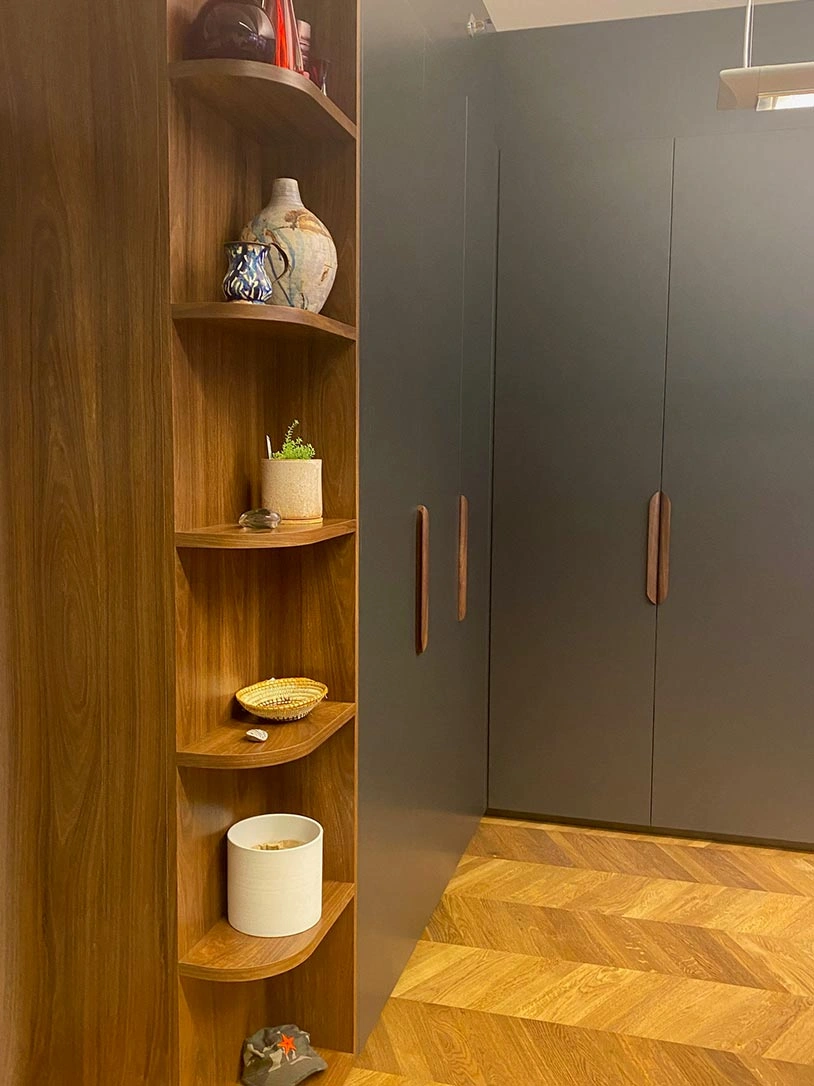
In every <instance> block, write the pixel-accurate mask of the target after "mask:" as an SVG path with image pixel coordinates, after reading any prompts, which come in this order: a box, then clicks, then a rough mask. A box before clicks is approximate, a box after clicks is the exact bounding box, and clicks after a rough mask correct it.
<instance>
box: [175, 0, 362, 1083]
mask: <svg viewBox="0 0 814 1086" xmlns="http://www.w3.org/2000/svg"><path fill="white" fill-rule="evenodd" d="M198 7H199V0H171V2H170V4H169V9H168V26H169V59H170V65H171V76H172V88H171V94H170V107H171V108H170V120H171V123H170V136H171V138H170V219H171V279H172V300H173V302H174V306H173V316H174V318H175V319H174V321H173V359H172V379H173V446H174V498H175V501H174V507H175V529H176V532H177V533H178V534H177V536H176V543H177V552H176V553H177V561H176V611H177V654H176V660H177V683H176V727H177V737H176V743H177V749H178V751H179V754H178V762H179V766H178V773H177V780H178V791H177V798H178V830H177V832H178V937H179V952H180V954H181V956H182V957H183V956H184V955H188V954H189V953H190V952H191V951H192V950H193V948H194V947H195V945H196V943H197V944H201V941H202V940H205V939H206V937H207V933H213V932H214V933H215V934H213V935H211V936H210V938H209V940H208V943H204V944H203V945H204V949H206V948H207V947H208V951H209V950H211V949H212V947H213V945H214V942H215V941H216V940H215V935H216V934H217V932H221V933H222V934H223V935H224V936H225V937H228V939H231V938H232V935H231V932H230V931H228V930H227V928H226V925H225V921H224V917H225V905H226V896H225V895H226V878H225V852H224V835H225V832H226V830H227V829H228V827H229V826H230V825H231V824H232V823H233V822H235V821H236V820H238V819H240V818H243V817H248V816H250V815H252V814H259V813H263V812H268V811H274V810H283V811H286V810H288V811H297V812H301V813H304V814H308V815H310V816H311V817H313V818H316V819H317V820H318V821H319V822H321V824H322V825H323V827H324V829H325V855H324V870H325V878H326V879H327V880H328V881H329V882H331V883H336V884H340V883H341V884H344V885H345V886H346V887H350V888H351V890H352V888H353V884H354V883H355V879H356V731H357V728H356V721H355V719H354V713H355V708H354V706H355V703H356V701H357V647H356V642H357V618H358V616H357V602H356V600H357V564H358V545H357V539H356V534H355V529H356V517H357V512H358V484H357V476H358V372H357V357H356V331H355V329H356V326H357V323H358V282H357V281H358V267H357V253H358V241H357V234H358V168H357V155H358V144H357V140H356V138H355V137H356V130H355V126H354V124H353V123H352V122H351V120H349V117H351V116H352V117H355V116H356V115H357V113H356V96H357V59H358V58H357V53H358V49H357V42H356V32H357V15H356V0H328V2H326V3H324V4H323V3H322V0H315V3H314V4H313V5H312V7H313V10H312V11H310V10H309V11H308V12H303V11H301V10H298V14H299V15H300V17H302V18H306V19H307V18H308V17H309V14H310V15H311V17H312V19H317V20H319V25H320V28H321V29H320V36H321V37H322V40H323V42H324V44H326V45H327V47H328V48H329V49H331V50H332V52H331V54H330V59H331V71H332V73H335V75H336V78H335V80H332V87H331V93H332V96H333V98H334V99H335V102H332V101H328V100H327V99H325V98H324V97H322V96H321V95H318V94H316V93H315V90H314V88H313V86H311V85H309V84H308V83H307V81H305V80H303V79H302V78H301V77H299V76H296V75H294V74H292V73H286V72H281V71H280V70H279V69H273V68H269V67H268V66H265V65H245V64H241V63H235V62H228V61H227V62H211V63H210V62H207V63H206V64H203V65H201V64H198V63H197V62H196V63H195V64H192V65H189V64H184V63H181V64H178V63H176V62H178V61H179V60H180V58H181V56H182V52H183V40H184V37H185V34H186V31H187V29H188V26H189V23H190V20H191V19H192V17H193V16H194V14H195V13H196V12H197V9H198ZM342 28H344V29H342ZM334 88H336V90H335V91H334ZM335 103H336V104H335ZM337 105H338V107H339V108H337ZM340 110H342V111H344V113H345V114H346V116H343V114H342V112H340ZM276 177H296V178H297V179H298V180H299V182H300V187H301V192H302V196H303V199H304V201H305V203H306V204H307V206H309V207H310V208H311V209H312V210H313V211H314V212H315V213H316V214H317V215H318V216H319V217H320V218H321V219H322V220H323V222H325V223H326V225H327V226H328V228H329V229H330V230H331V233H332V235H333V237H334V240H335V242H336V246H337V252H338V256H339V268H338V273H337V278H336V283H335V285H334V289H333V291H332V293H331V296H330V298H329V299H328V302H327V304H326V306H325V308H324V311H323V313H322V314H320V315H318V316H317V315H311V314H304V313H297V312H295V311H292V310H285V311H284V310H272V309H271V308H270V307H269V308H268V309H265V308H264V309H262V310H258V309H254V310H252V311H251V312H249V310H248V308H247V309H246V310H244V311H243V312H242V313H241V312H239V311H238V310H237V309H236V308H235V307H231V306H227V305H226V304H224V303H223V301H222V291H221V281H222V279H223V275H224V272H225V268H226V263H225V257H224V252H223V245H224V243H225V242H228V241H232V240H235V239H236V238H237V237H238V236H239V234H240V231H241V229H242V227H243V226H244V225H245V224H246V223H247V222H248V221H249V220H250V219H251V218H252V217H253V216H254V215H255V214H256V213H257V211H258V210H260V208H262V207H263V205H264V203H265V202H266V201H267V199H268V197H269V194H270V190H271V186H272V182H273V181H274V179H275V178H276ZM293 418H297V419H299V420H300V424H301V433H302V434H303V437H304V438H305V439H306V440H308V441H311V442H312V443H313V444H314V445H315V446H316V448H317V451H318V455H319V456H321V458H322V460H323V465H324V466H323V491H324V507H325V516H326V521H325V522H324V524H323V525H322V526H320V527H316V528H315V527H309V528H302V529H289V528H282V529H278V530H277V531H276V532H275V533H274V536H273V537H270V536H262V537H261V536H251V537H248V541H246V537H245V536H244V535H243V534H242V533H241V534H240V535H238V532H237V529H235V528H234V527H231V526H233V525H234V524H235V522H236V521H237V518H238V517H239V515H240V513H241V512H243V511H244V510H246V509H249V508H253V507H256V506H257V505H259V504H260V495H259V482H260V478H259V476H260V458H261V456H263V455H265V454H264V450H263V435H264V434H266V433H269V434H271V435H272V437H273V439H274V441H275V442H278V441H280V440H281V439H282V435H283V434H284V433H285V430H286V428H287V426H288V424H289V422H290V421H291V419H293ZM207 525H215V526H222V527H221V528H218V527H216V529H215V530H214V531H213V530H211V529H209V528H207V527H206V526H207ZM314 542H319V543H320V546H318V547H315V546H305V545H302V544H306V543H314ZM235 544H239V545H238V546H235ZM282 674H298V675H311V676H313V677H314V678H317V677H319V678H320V679H322V680H323V681H324V682H325V683H326V684H327V685H328V687H329V690H330V692H331V697H333V698H336V699H338V701H339V702H340V703H342V704H341V705H340V704H337V705H335V707H334V708H331V705H330V704H328V705H324V706H322V707H320V708H319V709H318V710H315V713H314V714H312V717H311V718H310V723H309V722H308V721H306V722H302V723H301V724H298V725H296V724H295V725H284V726H272V725H270V726H269V727H270V728H271V729H272V732H273V739H271V740H270V741H269V745H263V746H262V747H256V748H253V749H252V750H251V751H250V752H246V751H245V747H244V746H243V740H242V739H241V738H240V734H242V731H243V730H245V727H248V726H249V724H247V723H244V715H243V714H242V711H241V710H240V709H239V708H238V707H236V704H235V698H234V692H235V691H236V690H237V689H239V688H240V687H241V686H244V685H246V684H247V683H249V682H252V681H256V680H258V679H262V678H266V677H268V676H269V675H282ZM254 723H255V724H256V723H257V721H256V720H255V721H254ZM278 727H279V729H280V730H277V728H278ZM213 766H215V767H217V768H216V769H212V767H213ZM343 893H344V891H343ZM332 900H333V899H332ZM337 900H339V899H337ZM355 911H356V910H355V902H353V901H351V902H350V903H348V902H345V907H344V908H342V909H340V912H339V914H338V918H337V916H334V917H333V919H334V921H335V922H333V923H332V924H328V925H327V929H329V930H327V933H326V930H323V931H322V932H321V933H320V934H321V936H324V937H323V938H322V939H321V942H319V945H318V946H316V949H314V945H313V942H311V943H309V946H308V953H309V955H310V956H308V957H307V959H306V960H304V961H302V962H301V964H299V965H295V962H296V960H297V955H296V954H295V955H293V956H292V955H286V956H284V964H285V966H286V972H284V973H280V974H279V975H276V976H273V977H270V978H269V977H266V978H265V979H262V980H253V981H245V980H234V979H232V982H231V983H229V984H218V983H212V982H211V981H209V980H201V979H196V978H193V977H189V976H183V975H182V977H181V981H180V992H179V995H180V999H179V1048H180V1053H179V1082H180V1084H181V1086H212V1084H216V1086H221V1083H223V1084H225V1083H227V1082H229V1083H231V1082H235V1081H236V1080H237V1078H238V1077H239V1055H240V1049H241V1044H242V1041H243V1039H244V1038H245V1037H246V1036H248V1034H249V1033H252V1032H254V1031H255V1030H256V1029H258V1028H259V1027H260V1026H263V1025H267V1024H268V1023H269V1022H273V1021H294V1020H296V1021H299V1022H302V1023H306V1024H307V1028H308V1029H309V1030H310V1032H311V1034H312V1037H313V1040H314V1042H315V1043H317V1044H320V1045H323V1046H325V1047H327V1048H330V1049H333V1050H336V1051H337V1052H340V1053H341V1052H345V1053H347V1052H350V1051H352V1050H353V1048H354V1045H355V985H356V977H355ZM228 939H227V941H228ZM219 945H220V944H219ZM208 951H207V953H208ZM227 964H228V954H227ZM272 965H273V966H274V971H276V969H277V967H278V966H279V965H280V963H279V962H278V961H275V962H274V963H272ZM291 966H294V967H293V968H292V967H291ZM182 968H186V967H182ZM252 968H253V966H252ZM259 968H260V970H261V972H262V971H265V972H268V971H269V969H270V965H269V963H268V962H262V963H261V964H260V966H259ZM242 975H244V976H245V975H247V974H245V973H244V974H242ZM343 1061H344V1062H343ZM347 1062H348V1060H347V1057H342V1058H339V1059H337V1061H336V1062H335V1064H333V1065H332V1067H331V1069H330V1070H329V1071H328V1072H327V1073H326V1075H325V1076H323V1077H325V1078H326V1081H329V1082H339V1081H340V1079H341V1077H342V1076H343V1075H344V1072H345V1070H346V1069H347Z"/></svg>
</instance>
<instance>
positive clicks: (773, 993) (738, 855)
mask: <svg viewBox="0 0 814 1086" xmlns="http://www.w3.org/2000/svg"><path fill="white" fill-rule="evenodd" d="M348 1082H349V1086H506V1084H507V1083H513V1084H515V1086H576V1084H580V1086H582V1084H584V1086H682V1084H687V1086H725V1084H729V1083H732V1084H737V1086H814V855H812V854H811V853H802V852H786V851H783V850H781V849H776V848H771V849H764V848H755V847H750V846H747V845H730V844H721V843H717V842H708V841H694V840H685V839H682V838H665V837H648V836H647V835H645V834H624V833H622V832H619V831H610V830H591V829H589V828H586V827H573V826H557V825H551V824H537V823H532V822H525V821H516V822H515V821H509V820H501V819H495V818H487V819H484V820H483V822H482V823H481V826H480V828H479V830H478V832H477V833H476V835H475V837H474V839H473V840H472V842H471V844H470V846H469V849H468V850H467V854H466V855H465V856H464V857H463V858H462V860H461V863H460V864H459V866H458V870H457V871H456V872H455V875H454V876H453V878H452V880H451V881H450V884H449V886H448V887H447V890H446V893H445V894H444V897H443V898H442V900H441V902H440V903H439V905H438V908H437V909H436V911H435V913H434V915H433V917H432V919H431V920H430V923H429V925H428V927H427V930H426V932H425V933H424V937H423V939H422V940H421V942H420V943H419V944H418V946H417V947H416V950H415V952H414V954H413V956H412V958H411V960H410V962H409V963H408V965H407V968H406V969H405V971H404V974H403V975H402V977H401V979H400V980H399V982H398V984H397V986H396V988H395V990H394V992H393V995H392V997H391V999H390V1000H389V1001H388V1003H387V1006H386V1007H385V1010H384V1012H383V1014H382V1017H381V1020H380V1022H379V1024H378V1025H377V1027H376V1029H375V1030H374V1032H373V1034H372V1035H371V1037H370V1039H369V1041H368V1044H367V1046H366V1048H365V1050H364V1052H363V1053H362V1055H361V1056H360V1057H359V1058H358V1059H357V1061H356V1065H355V1069H354V1071H353V1072H352V1074H351V1077H350V1079H349V1080H348Z"/></svg>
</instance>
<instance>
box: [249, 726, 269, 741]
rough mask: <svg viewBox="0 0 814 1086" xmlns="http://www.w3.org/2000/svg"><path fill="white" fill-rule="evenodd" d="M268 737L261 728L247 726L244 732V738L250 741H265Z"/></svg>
mask: <svg viewBox="0 0 814 1086" xmlns="http://www.w3.org/2000/svg"><path fill="white" fill-rule="evenodd" d="M268 737H269V733H268V732H267V731H264V730H263V729H262V728H249V730H248V731H247V732H246V738H247V739H248V740H249V741H250V742H252V743H265V741H266V740H267V739H268Z"/></svg>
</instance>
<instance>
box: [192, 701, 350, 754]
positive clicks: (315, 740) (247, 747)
mask: <svg viewBox="0 0 814 1086" xmlns="http://www.w3.org/2000/svg"><path fill="white" fill-rule="evenodd" d="M355 714H356V706H355V705H354V704H353V703H352V702H344V701H323V702H320V704H319V705H317V707H316V708H315V709H312V711H311V712H310V713H309V714H308V716H307V717H305V718H304V719H303V720H295V721H292V722H291V723H289V724H275V723H273V722H272V721H268V720H261V719H260V718H253V719H252V720H251V721H250V720H248V719H247V720H233V721H231V722H230V723H228V724H221V725H220V726H219V727H217V728H213V729H212V731H210V732H207V733H206V735H204V736H203V737H202V738H201V739H197V740H195V741H194V742H191V743H187V744H185V745H184V746H183V747H181V748H179V749H178V751H177V752H176V756H175V760H176V764H177V765H179V766H186V767H189V768H192V769H261V768H263V767H264V766H273V765H283V764H284V763H285V762H296V761H298V759H300V758H305V757H306V756H307V755H309V754H312V753H313V752H314V751H315V750H316V749H317V747H320V746H322V744H323V743H324V742H326V741H327V740H328V739H330V738H331V736H332V735H334V734H335V733H336V732H338V731H339V729H340V728H342V727H344V725H345V724H347V723H348V721H349V720H353V717H354V716H355ZM250 727H255V728H264V729H265V731H267V732H268V733H269V737H268V739H267V740H266V741H265V743H252V742H250V741H249V740H247V739H246V729H247V728H250Z"/></svg>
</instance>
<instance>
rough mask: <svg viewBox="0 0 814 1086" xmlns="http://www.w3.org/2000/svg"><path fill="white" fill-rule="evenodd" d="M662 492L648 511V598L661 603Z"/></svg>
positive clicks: (658, 492) (653, 498) (659, 492)
mask: <svg viewBox="0 0 814 1086" xmlns="http://www.w3.org/2000/svg"><path fill="white" fill-rule="evenodd" d="M660 514H661V491H660V490H657V491H656V493H655V494H654V495H653V497H652V498H651V499H650V505H649V507H648V510H647V582H646V591H647V598H648V599H649V600H650V602H651V603H652V604H654V605H655V604H657V603H658V602H659V522H660V520H661V516H660Z"/></svg>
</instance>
